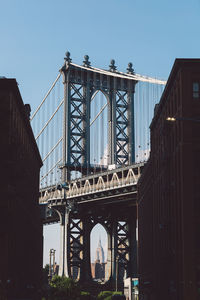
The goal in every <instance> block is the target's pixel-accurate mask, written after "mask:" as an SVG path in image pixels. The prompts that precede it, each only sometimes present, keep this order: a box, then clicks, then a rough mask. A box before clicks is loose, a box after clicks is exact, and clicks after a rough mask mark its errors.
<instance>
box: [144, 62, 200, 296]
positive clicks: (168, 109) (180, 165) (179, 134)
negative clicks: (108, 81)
mask: <svg viewBox="0 0 200 300" xmlns="http://www.w3.org/2000/svg"><path fill="white" fill-rule="evenodd" d="M167 117H177V118H178V119H177V120H176V121H175V122H169V121H166V119H167ZM188 119H192V120H188ZM194 119H200V59H176V60H175V63H174V66H173V68H172V71H171V73H170V76H169V79H168V81H167V85H166V87H165V90H164V92H163V95H162V97H161V100H160V103H159V105H157V106H156V107H155V114H154V118H153V120H152V123H151V126H150V129H151V154H150V158H149V161H148V163H147V165H146V167H145V169H144V171H143V174H142V176H141V179H140V181H139V185H138V189H139V192H138V219H139V277H140V294H141V297H143V298H142V299H148V300H149V299H153V300H160V299H162V300H165V299H166V300H169V299H170V300H175V299H176V300H188V299H190V300H197V299H200V294H199V292H200V290H199V288H200V122H195V121H194Z"/></svg>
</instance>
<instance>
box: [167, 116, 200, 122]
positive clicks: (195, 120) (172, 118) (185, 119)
mask: <svg viewBox="0 0 200 300" xmlns="http://www.w3.org/2000/svg"><path fill="white" fill-rule="evenodd" d="M166 121H169V122H176V121H192V122H197V123H199V122H200V118H199V119H193V118H184V117H167V118H166Z"/></svg>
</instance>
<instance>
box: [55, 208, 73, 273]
mask: <svg viewBox="0 0 200 300" xmlns="http://www.w3.org/2000/svg"><path fill="white" fill-rule="evenodd" d="M57 212H58V214H59V217H60V261H59V272H58V275H59V276H66V277H69V276H70V274H69V268H68V258H67V253H68V247H69V241H68V236H69V234H68V231H69V212H68V210H67V208H66V207H63V208H62V210H59V211H58V210H57Z"/></svg>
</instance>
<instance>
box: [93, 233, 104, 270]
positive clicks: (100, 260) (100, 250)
mask: <svg viewBox="0 0 200 300" xmlns="http://www.w3.org/2000/svg"><path fill="white" fill-rule="evenodd" d="M95 262H98V263H100V264H103V263H105V257H104V250H103V247H102V245H101V238H99V244H98V247H97V249H96V256H95Z"/></svg>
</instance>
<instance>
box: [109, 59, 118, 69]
mask: <svg viewBox="0 0 200 300" xmlns="http://www.w3.org/2000/svg"><path fill="white" fill-rule="evenodd" d="M109 67H110V71H111V72H115V71H116V70H117V67H116V66H115V60H114V59H111V61H110V66H109Z"/></svg>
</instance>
